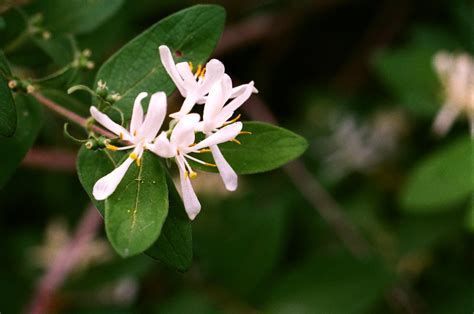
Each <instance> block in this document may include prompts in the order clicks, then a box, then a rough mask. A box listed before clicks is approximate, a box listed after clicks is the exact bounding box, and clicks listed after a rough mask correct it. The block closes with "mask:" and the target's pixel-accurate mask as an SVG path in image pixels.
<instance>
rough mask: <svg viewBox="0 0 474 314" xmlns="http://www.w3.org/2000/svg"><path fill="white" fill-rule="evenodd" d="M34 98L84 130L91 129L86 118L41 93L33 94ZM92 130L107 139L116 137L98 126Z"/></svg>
mask: <svg viewBox="0 0 474 314" xmlns="http://www.w3.org/2000/svg"><path fill="white" fill-rule="evenodd" d="M32 95H33V97H35V98H36V100H38V101H39V102H40V103H41V104H43V105H44V106H45V107H46V108H48V109H50V110H52V111H54V112H56V113H57V114H59V115H61V116H63V117H65V118H66V119H68V120H70V121H71V122H74V123H76V124H78V125H80V126H82V127H84V128H87V127H89V125H88V121H87V119H86V118H83V117H81V116H80V115H78V114H76V113H74V112H72V111H69V110H67V109H66V108H64V107H62V106H60V105H58V104H57V103H55V102H54V101H52V100H51V99H49V98H46V97H45V96H43V94H41V93H39V92H34V93H32ZM90 127H91V128H92V130H94V131H95V132H97V133H100V134H102V135H105V136H107V137H110V138H113V137H116V135H115V134H113V133H111V132H109V131H106V130H104V129H102V128H100V127H98V126H96V125H92V126H90Z"/></svg>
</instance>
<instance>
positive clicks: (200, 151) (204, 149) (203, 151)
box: [197, 148, 211, 153]
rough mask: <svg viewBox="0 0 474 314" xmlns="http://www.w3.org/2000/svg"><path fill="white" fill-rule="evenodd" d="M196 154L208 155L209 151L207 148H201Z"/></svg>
mask: <svg viewBox="0 0 474 314" xmlns="http://www.w3.org/2000/svg"><path fill="white" fill-rule="evenodd" d="M197 152H198V153H210V152H211V150H210V149H209V148H203V149H200V150H198V151H197Z"/></svg>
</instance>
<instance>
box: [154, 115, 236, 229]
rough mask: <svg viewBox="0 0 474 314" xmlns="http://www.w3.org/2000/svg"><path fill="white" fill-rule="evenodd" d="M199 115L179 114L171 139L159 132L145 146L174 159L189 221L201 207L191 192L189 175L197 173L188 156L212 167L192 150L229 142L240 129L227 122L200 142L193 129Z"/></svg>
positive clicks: (192, 176)
mask: <svg viewBox="0 0 474 314" xmlns="http://www.w3.org/2000/svg"><path fill="white" fill-rule="evenodd" d="M199 120H200V116H199V115H198V114H196V113H192V114H188V115H185V116H184V117H182V118H181V119H180V120H179V122H178V123H177V124H176V126H175V128H174V129H173V131H172V133H171V136H170V138H169V139H168V135H167V133H166V132H162V133H161V134H160V136H158V137H157V138H156V140H155V142H154V143H153V144H151V145H148V149H149V150H150V151H152V152H154V153H156V154H157V155H158V156H160V157H163V158H175V161H176V164H177V165H178V169H179V177H180V184H181V194H182V198H183V203H184V207H185V209H186V212H187V214H188V216H189V218H190V219H191V220H193V219H194V218H195V217H196V216H197V214H198V213H199V211H200V210H201V204H200V203H199V200H198V198H197V196H196V193H195V192H194V189H193V187H192V184H191V180H190V179H192V178H194V177H196V176H197V173H196V172H194V171H193V169H192V168H191V165H190V164H189V162H188V161H187V159H189V160H192V161H195V162H197V163H200V164H204V165H207V166H215V165H214V164H209V163H206V162H204V161H202V160H199V159H197V158H195V157H193V156H191V155H190V154H191V153H199V152H202V151H203V149H206V148H207V147H210V146H213V145H217V144H221V143H224V142H228V141H230V140H232V139H234V138H235V137H236V136H237V135H238V134H239V133H240V131H241V130H242V123H241V122H236V123H232V124H230V125H227V126H225V127H223V128H221V129H219V130H218V131H216V132H215V133H213V134H212V135H210V136H209V137H207V138H205V139H204V140H202V141H201V142H199V143H197V144H196V143H194V141H195V129H196V126H197V124H198V123H199Z"/></svg>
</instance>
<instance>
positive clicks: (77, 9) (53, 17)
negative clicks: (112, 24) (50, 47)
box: [36, 0, 124, 34]
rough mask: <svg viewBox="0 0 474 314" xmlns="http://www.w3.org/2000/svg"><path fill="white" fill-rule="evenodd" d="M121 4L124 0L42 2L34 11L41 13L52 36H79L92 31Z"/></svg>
mask: <svg viewBox="0 0 474 314" xmlns="http://www.w3.org/2000/svg"><path fill="white" fill-rule="evenodd" d="M123 3H124V0H69V1H64V0H42V1H40V2H39V3H38V6H37V7H36V9H37V10H38V11H40V12H42V13H43V15H44V23H45V25H46V27H47V29H49V30H51V31H52V32H53V34H54V33H56V32H58V33H73V34H81V33H87V32H90V31H93V30H94V29H95V28H97V27H98V26H99V25H101V24H102V23H103V22H105V21H106V20H107V19H108V18H110V17H111V16H113V15H114V14H115V13H116V12H117V11H118V9H120V7H121V6H122V4H123Z"/></svg>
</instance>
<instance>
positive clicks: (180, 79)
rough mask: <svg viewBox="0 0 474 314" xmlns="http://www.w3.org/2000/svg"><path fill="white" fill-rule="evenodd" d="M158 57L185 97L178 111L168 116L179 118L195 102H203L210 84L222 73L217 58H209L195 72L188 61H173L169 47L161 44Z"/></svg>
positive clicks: (222, 70) (190, 108)
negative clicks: (203, 65) (204, 64)
mask: <svg viewBox="0 0 474 314" xmlns="http://www.w3.org/2000/svg"><path fill="white" fill-rule="evenodd" d="M159 50H160V58H161V62H162V63H163V66H164V68H165V70H166V72H168V74H169V76H170V77H171V79H172V80H173V82H174V84H175V85H176V87H177V88H178V90H179V92H180V93H181V95H182V96H183V97H185V100H184V103H183V105H182V107H181V110H180V111H179V112H176V113H173V114H171V115H170V117H172V118H175V119H180V118H181V117H183V116H185V115H186V114H188V113H189V112H190V111H191V110H192V109H193V107H194V105H195V104H196V103H200V104H202V103H204V102H205V98H204V96H206V95H207V94H208V93H209V90H210V89H211V87H212V85H214V83H216V82H217V81H219V80H220V79H221V78H222V76H223V75H224V71H225V68H224V65H223V64H222V62H220V61H219V60H217V59H211V60H210V61H209V62H208V63H207V64H206V66H205V67H204V68H203V67H202V66H201V65H199V66H198V68H197V71H196V73H193V65H192V63H190V62H180V63H178V64H175V63H174V60H173V56H172V55H171V51H170V49H169V48H168V47H167V46H165V45H162V46H160V47H159Z"/></svg>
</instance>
